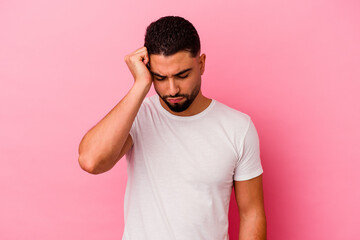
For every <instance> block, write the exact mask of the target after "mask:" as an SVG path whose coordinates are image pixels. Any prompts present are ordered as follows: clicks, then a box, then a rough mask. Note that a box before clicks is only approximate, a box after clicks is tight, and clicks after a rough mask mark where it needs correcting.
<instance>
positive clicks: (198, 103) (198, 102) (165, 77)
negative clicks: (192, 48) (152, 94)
mask: <svg viewBox="0 0 360 240" xmlns="http://www.w3.org/2000/svg"><path fill="white" fill-rule="evenodd" d="M205 59H206V55H205V54H202V55H201V56H199V54H198V55H197V56H196V57H194V58H193V57H191V55H190V53H189V52H187V51H180V52H177V53H175V54H174V55H171V56H164V55H159V54H156V55H154V54H153V55H150V64H149V65H150V72H151V73H152V75H153V78H154V82H153V84H154V89H155V91H156V92H157V94H158V95H159V97H160V103H161V105H162V106H163V107H164V108H165V109H166V110H167V111H168V112H170V113H172V114H174V115H177V116H191V115H194V114H197V113H200V112H202V111H203V110H204V109H206V108H207V107H208V106H209V104H210V103H211V99H209V98H207V97H205V96H204V95H203V94H202V92H201V75H203V73H204V70H205ZM187 69H190V70H188V71H186V72H185V73H184V72H183V71H184V70H187ZM181 72H183V73H181ZM178 73H181V74H178ZM176 97H184V99H182V101H181V102H179V103H172V102H169V101H168V98H176Z"/></svg>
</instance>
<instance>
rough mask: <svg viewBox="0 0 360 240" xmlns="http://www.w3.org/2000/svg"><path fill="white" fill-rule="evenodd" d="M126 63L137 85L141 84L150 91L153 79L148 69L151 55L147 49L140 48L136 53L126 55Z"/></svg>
mask: <svg viewBox="0 0 360 240" xmlns="http://www.w3.org/2000/svg"><path fill="white" fill-rule="evenodd" d="M125 62H126V64H127V65H128V68H129V70H130V72H131V74H132V75H133V77H134V80H135V83H136V84H138V83H139V84H141V85H143V86H146V87H148V88H149V89H150V87H151V83H152V81H153V78H152V75H151V73H150V71H149V69H148V68H147V64H148V63H149V55H148V52H147V49H146V47H142V48H139V49H137V50H136V51H134V52H132V53H130V54H128V55H126V56H125Z"/></svg>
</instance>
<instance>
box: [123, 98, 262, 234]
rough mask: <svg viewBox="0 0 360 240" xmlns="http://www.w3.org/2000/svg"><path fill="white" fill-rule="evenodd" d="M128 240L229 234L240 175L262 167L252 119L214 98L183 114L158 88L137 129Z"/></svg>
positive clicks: (130, 163)
mask: <svg viewBox="0 0 360 240" xmlns="http://www.w3.org/2000/svg"><path fill="white" fill-rule="evenodd" d="M130 134H131V137H132V139H133V142H134V145H133V146H132V147H131V148H130V150H129V151H128V152H127V153H126V160H127V173H128V182H127V186H126V192H125V199H124V220H125V228H124V235H123V238H122V239H123V240H175V239H176V240H202V239H204V240H226V239H229V236H228V209H229V202H230V197H231V191H232V187H233V181H234V180H237V181H242V180H248V179H251V178H254V177H257V176H259V175H260V174H262V173H263V169H262V165H261V161H260V151H259V139H258V135H257V131H256V129H255V126H254V124H253V123H252V121H251V119H250V117H249V116H248V115H247V114H245V113H242V112H240V111H238V110H235V109H233V108H230V107H228V106H226V105H225V104H222V103H220V102H218V101H216V100H215V99H212V102H211V104H210V105H209V106H208V107H207V108H206V109H205V110H203V111H202V112H200V113H198V114H196V115H193V116H176V115H174V114H171V113H170V112H168V111H167V110H165V108H163V106H162V105H161V104H160V98H159V96H158V95H157V94H155V95H153V96H151V97H147V98H145V99H144V101H143V103H142V104H141V107H140V109H139V112H138V113H137V116H136V118H135V120H134V122H133V125H132V127H131V130H130Z"/></svg>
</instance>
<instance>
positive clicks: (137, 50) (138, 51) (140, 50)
mask: <svg viewBox="0 0 360 240" xmlns="http://www.w3.org/2000/svg"><path fill="white" fill-rule="evenodd" d="M144 50H146V47H141V48H138V49H136V50H135V51H134V54H137V53H140V52H143V51H144Z"/></svg>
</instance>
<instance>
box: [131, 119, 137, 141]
mask: <svg viewBox="0 0 360 240" xmlns="http://www.w3.org/2000/svg"><path fill="white" fill-rule="evenodd" d="M137 116H138V115H136V117H135V119H134V122H133V123H132V125H131V128H130V131H129V134H130V136H131V138H132V140H133V142H134V141H135V138H136V128H137V127H136V126H137V122H138V119H137V118H138V117H137Z"/></svg>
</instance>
